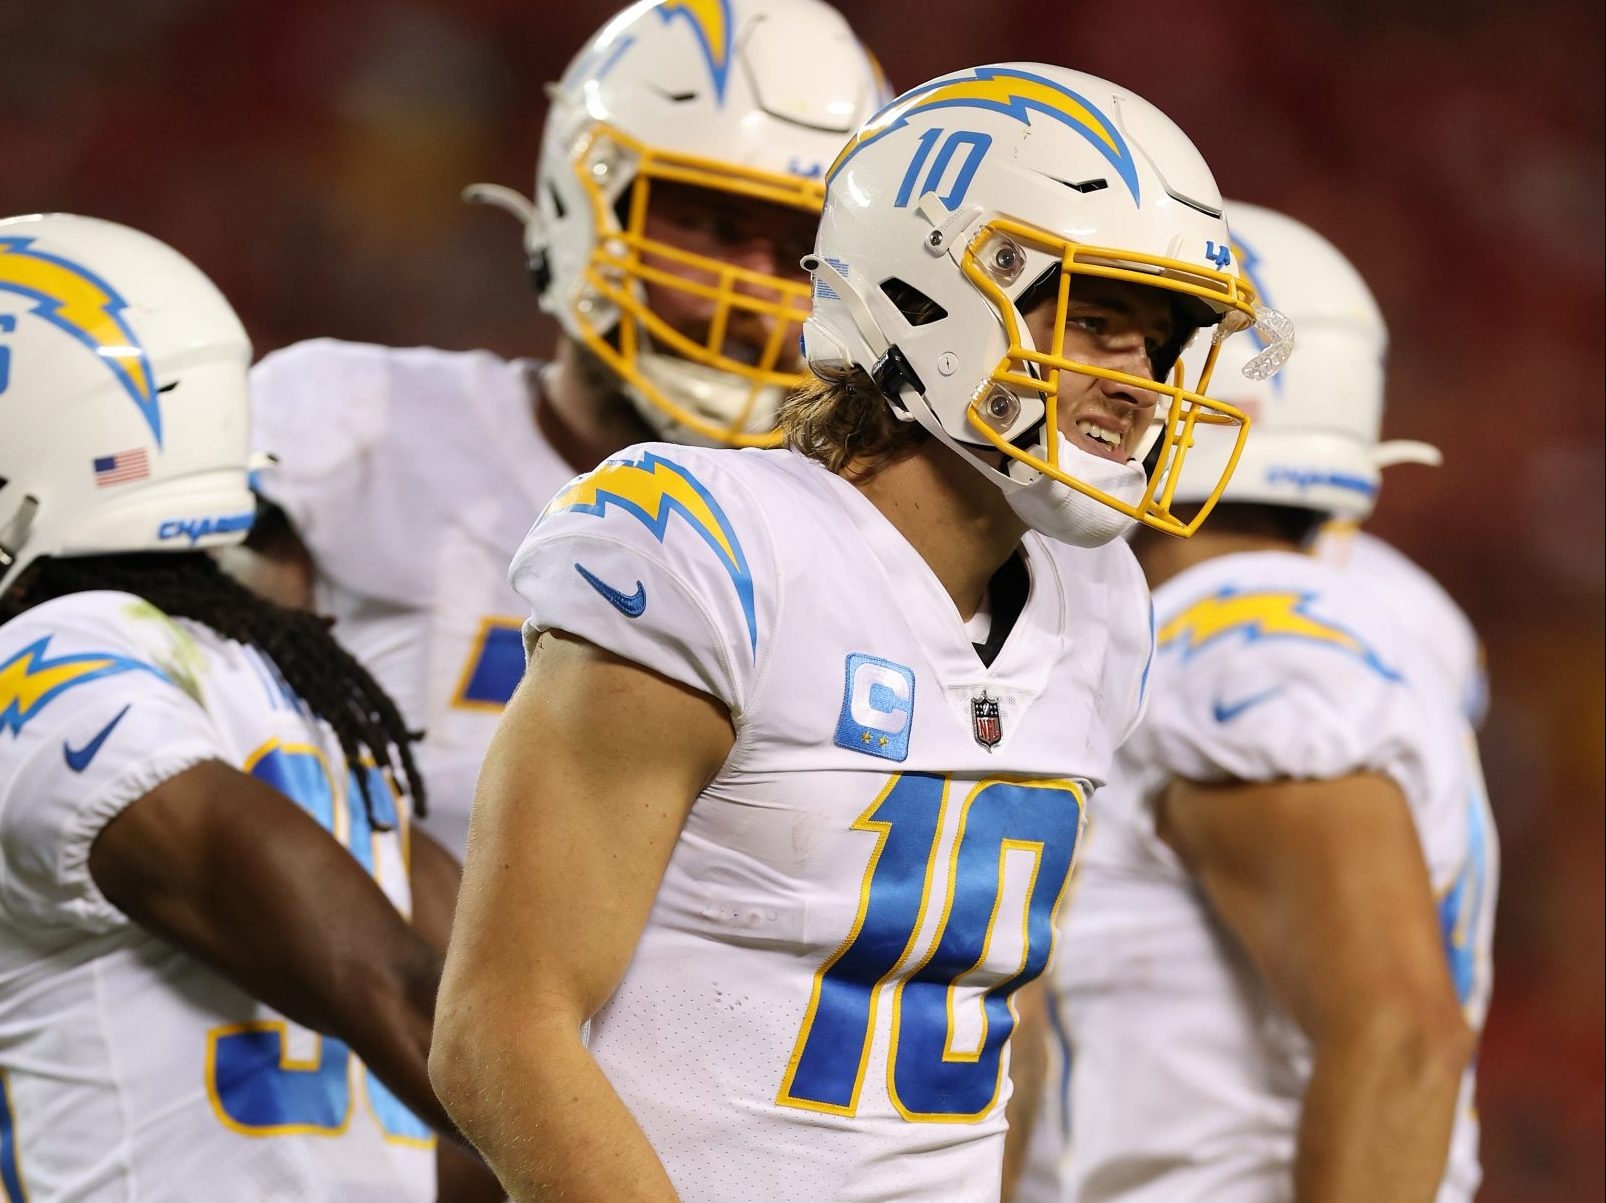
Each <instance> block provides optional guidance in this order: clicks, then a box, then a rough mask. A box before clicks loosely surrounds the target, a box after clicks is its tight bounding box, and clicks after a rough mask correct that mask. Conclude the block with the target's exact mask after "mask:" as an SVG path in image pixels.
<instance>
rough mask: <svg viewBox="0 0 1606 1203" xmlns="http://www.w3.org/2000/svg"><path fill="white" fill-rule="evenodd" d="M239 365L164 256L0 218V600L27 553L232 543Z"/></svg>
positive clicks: (48, 222) (244, 446) (231, 332)
mask: <svg viewBox="0 0 1606 1203" xmlns="http://www.w3.org/2000/svg"><path fill="white" fill-rule="evenodd" d="M250 362H251V343H250V340H249V339H247V337H246V334H245V329H244V328H243V327H242V326H241V325H240V319H239V318H238V317H236V316H235V314H234V310H233V309H231V308H230V307H229V303H228V302H227V301H225V300H224V299H223V296H222V294H221V293H219V292H218V290H217V288H216V287H215V286H214V285H213V284H212V282H211V281H210V280H208V279H207V278H206V277H205V276H204V275H202V274H201V272H200V270H199V269H198V268H196V267H195V265H194V264H192V263H191V262H190V261H189V260H187V259H185V258H184V257H183V256H182V255H180V254H179V253H178V252H177V251H175V250H173V249H172V248H171V247H168V246H166V245H164V244H163V243H161V242H158V241H157V240H156V239H154V238H151V237H150V236H148V235H146V234H141V233H140V232H139V231H137V230H131V229H129V228H128V227H127V226H121V225H116V224H114V223H112V222H109V221H99V220H97V219H95V218H91V217H74V216H71V215H68V214H64V213H49V214H43V215H35V216H31V217H13V218H9V219H6V220H3V221H0V592H3V591H4V590H5V589H6V588H8V587H9V586H10V585H11V584H12V583H13V582H14V581H15V579H16V577H17V574H18V573H20V572H21V571H22V570H23V569H24V568H26V567H27V566H28V564H30V563H31V562H32V561H33V560H35V559H37V558H38V557H40V556H80V555H94V554H98V553H105V552H127V551H150V550H156V551H165V550H173V551H188V550H190V549H192V548H199V547H219V546H224V545H227V544H230V543H238V542H239V541H240V540H242V539H243V538H245V532H246V530H247V529H248V528H249V527H250V525H251V518H252V514H253V501H252V496H251V490H250V489H249V487H248V486H247V470H248V458H249V441H250V422H249V420H248V414H247V408H246V406H247V401H246V368H247V367H248V365H249V364H250Z"/></svg>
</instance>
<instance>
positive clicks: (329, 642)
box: [0, 551, 425, 828]
mask: <svg viewBox="0 0 1606 1203" xmlns="http://www.w3.org/2000/svg"><path fill="white" fill-rule="evenodd" d="M95 589H109V590H115V591H117V592H120V593H132V594H133V595H134V596H136V597H141V598H144V599H145V600H146V601H148V602H149V603H150V604H151V605H153V606H155V607H156V608H157V609H158V610H161V611H162V612H163V613H164V614H166V615H168V616H169V617H170V618H190V619H194V620H195V621H196V622H200V623H204V624H205V625H206V626H208V627H210V628H212V630H214V631H216V632H217V633H218V634H219V635H222V636H224V637H226V638H229V639H233V640H235V641H236V642H238V643H244V644H249V645H251V646H252V647H255V648H257V649H258V650H259V651H261V652H262V653H263V655H265V656H267V657H268V659H269V660H271V661H272V662H273V664H274V666H275V667H276V668H277V669H278V670H279V674H280V675H281V676H282V677H283V678H284V682H285V684H286V685H288V686H289V687H290V688H291V689H292V690H293V691H294V692H295V694H296V696H297V697H299V698H300V699H301V700H302V701H303V702H304V703H305V704H306V706H307V708H308V709H309V710H311V711H312V713H313V714H314V715H316V716H317V717H318V718H321V719H323V720H324V721H325V722H326V723H328V724H329V726H330V727H331V728H332V729H333V731H334V733H335V738H336V739H338V740H339V741H340V749H341V751H343V752H344V753H345V754H346V760H347V763H349V764H351V765H353V766H355V765H359V764H362V763H363V762H364V761H365V760H369V759H372V761H373V763H374V764H375V765H377V766H379V768H380V769H382V770H383V771H384V772H386V773H387V774H388V775H390V777H391V778H392V779H393V780H394V779H395V777H396V776H397V768H398V767H399V769H400V771H401V773H402V774H404V775H405V777H406V780H407V792H408V794H409V795H410V796H411V797H412V801H413V809H414V810H415V812H416V813H417V814H418V815H419V816H420V817H422V816H423V815H424V814H425V802H424V785H423V781H422V780H421V779H420V778H419V775H418V769H417V767H416V766H415V765H414V763H413V754H412V739H413V737H412V736H411V735H409V734H408V731H407V726H406V724H405V723H404V722H403V721H402V717H401V713H400V711H398V710H397V709H396V703H395V702H393V701H391V700H390V696H389V695H388V694H386V693H385V691H384V689H382V688H381V687H380V685H379V682H377V681H375V680H374V678H373V676H372V675H371V674H370V673H369V672H368V670H367V669H365V668H364V667H363V666H362V665H361V664H359V663H358V662H357V661H356V659H354V658H353V657H352V655H351V653H350V652H348V651H346V649H345V648H343V647H341V646H340V644H338V643H337V642H335V638H334V636H333V635H331V634H330V631H329V628H330V626H331V625H332V623H333V620H332V619H329V618H326V617H324V616H323V615H321V614H313V613H310V612H308V611H305V610H292V609H289V608H288V607H285V606H280V605H277V604H276V603H274V602H271V601H268V600H267V599H266V598H264V597H259V596H258V595H257V594H255V593H253V592H251V590H249V589H247V588H246V587H245V586H244V585H242V584H240V583H239V582H238V581H236V580H235V579H234V578H233V577H230V576H228V575H227V574H226V573H225V572H224V571H223V570H222V569H221V568H219V567H218V564H217V561H216V560H214V559H213V558H212V557H211V556H210V555H208V554H207V553H205V552H200V551H197V552H142V553H131V554H121V555H98V556H73V557H65V558H62V557H44V558H40V559H38V560H36V561H35V562H34V563H33V564H31V565H30V566H29V567H28V569H27V570H26V571H25V572H24V574H23V576H22V577H20V578H19V579H18V581H17V583H16V584H15V585H14V586H13V587H12V588H10V589H8V590H7V591H6V593H5V594H4V595H3V596H0V622H7V621H9V620H10V619H12V618H15V617H16V616H17V615H19V614H21V613H22V612H23V611H25V610H28V609H30V608H32V607H34V606H37V605H39V604H40V603H41V602H46V601H49V600H50V599H51V598H55V597H64V596H66V595H67V594H70V593H85V592H88V591H90V590H95ZM393 759H394V760H399V761H400V764H399V766H398V765H396V764H395V763H393ZM356 777H357V783H358V786H359V788H360V789H361V790H362V796H363V802H364V803H365V804H366V805H367V807H368V817H369V819H370V821H373V822H374V825H375V826H376V827H380V828H383V827H388V826H389V824H387V823H381V822H380V821H379V819H378V816H376V814H375V812H374V800H373V799H372V798H371V797H369V794H368V779H367V774H365V773H358V774H356Z"/></svg>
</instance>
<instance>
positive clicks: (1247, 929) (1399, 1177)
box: [1160, 774, 1473, 1203]
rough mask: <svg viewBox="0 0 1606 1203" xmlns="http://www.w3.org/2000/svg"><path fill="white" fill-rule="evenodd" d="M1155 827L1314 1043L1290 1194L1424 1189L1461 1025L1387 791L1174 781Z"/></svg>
mask: <svg viewBox="0 0 1606 1203" xmlns="http://www.w3.org/2000/svg"><path fill="white" fill-rule="evenodd" d="M1160 832H1161V835H1162V836H1163V837H1164V838H1165V840H1166V841H1167V842H1168V843H1169V844H1170V845H1171V846H1172V847H1173V848H1175V849H1176V851H1177V852H1178V854H1179V855H1180V856H1181V857H1182V858H1183V859H1184V860H1185V861H1186V862H1187V864H1188V866H1189V868H1190V869H1191V870H1192V872H1193V873H1194V874H1195V875H1196V877H1197V879H1198V881H1199V882H1200V884H1201V886H1202V887H1203V889H1204V891H1205V894H1206V896H1207V897H1208V898H1209V900H1210V902H1211V904H1212V906H1213V907H1214V908H1215V909H1216V911H1217V912H1218V913H1219V914H1220V916H1221V917H1222V919H1223V920H1224V921H1225V922H1226V924H1227V926H1228V927H1229V928H1230V929H1231V930H1232V931H1233V933H1234V934H1235V935H1236V936H1237V937H1238V939H1239V940H1241V941H1242V943H1243V945H1244V947H1245V948H1246V949H1247V951H1248V953H1249V955H1250V957H1251V958H1252V959H1253V960H1254V962H1255V964H1256V966H1257V968H1258V969H1259V971H1260V973H1261V975H1262V976H1263V977H1264V979H1265V981H1266V983H1267V984H1268V986H1269V987H1270V989H1271V990H1272V992H1273V993H1274V994H1275V995H1276V996H1277V997H1278V998H1279V999H1280V1000H1281V1001H1282V1003H1283V1004H1284V1005H1285V1006H1287V1007H1288V1009H1289V1011H1290V1012H1291V1013H1292V1014H1293V1016H1294V1018H1295V1019H1296V1020H1297V1021H1298V1023H1299V1024H1300V1026H1301V1027H1302V1028H1303V1029H1304V1031H1305V1033H1306V1034H1307V1035H1308V1036H1309V1037H1310V1040H1311V1042H1312V1045H1313V1046H1314V1053H1315V1064H1314V1068H1313V1073H1312V1076H1311V1080H1310V1084H1309V1086H1308V1087H1307V1089H1306V1092H1305V1097H1304V1105H1303V1110H1302V1114H1301V1121H1300V1128H1299V1137H1298V1150H1297V1153H1296V1158H1295V1163H1294V1188H1295V1198H1296V1199H1297V1200H1298V1201H1299V1203H1341V1201H1342V1203H1358V1201H1364V1203H1407V1201H1411V1203H1425V1201H1428V1200H1431V1199H1433V1197H1434V1194H1435V1192H1436V1191H1437V1189H1438V1185H1439V1181H1440V1179H1441V1177H1442V1176H1443V1173H1444V1164H1445V1158H1446V1155H1447V1152H1448V1149H1449V1143H1450V1132H1451V1127H1452V1124H1453V1121H1454V1114H1455V1107H1456V1099H1457V1094H1458V1090H1459V1087H1460V1083H1461V1075H1462V1071H1463V1070H1465V1068H1466V1066H1467V1062H1468V1060H1469V1059H1470V1057H1471V1054H1472V1049H1473V1035H1472V1033H1471V1031H1470V1030H1469V1028H1468V1027H1467V1025H1466V1023H1465V1021H1464V1020H1463V1018H1462V1015H1461V1011H1460V1008H1459V1006H1458V1004H1457V1001H1456V994H1455V989H1454V986H1453V984H1452V982H1451V980H1450V975H1449V971H1448V969H1447V968H1446V965H1445V959H1444V950H1443V947H1442V941H1441V936H1440V933H1439V930H1438V923H1437V918H1436V911H1435V906H1434V900H1433V892H1432V887H1431V885H1430V883H1429V881H1428V875H1427V871H1426V868H1425V866H1424V862H1423V856H1422V850H1421V847H1420V844H1419V843H1418V839H1417V834H1416V830H1415V828H1414V826H1413V825H1412V821H1411V816H1410V812H1409V811H1408V809H1407V807H1406V803H1405V800H1404V798H1403V796H1402V795H1401V793H1400V791H1399V790H1398V789H1397V788H1396V787H1395V785H1394V784H1393V783H1392V782H1391V781H1389V780H1387V779H1385V778H1383V777H1379V776H1374V775H1370V774H1356V775H1352V776H1348V777H1342V778H1338V779H1336V780H1331V781H1322V782H1314V781H1313V782H1280V783H1273V784H1244V783H1237V784H1229V785H1218V786H1205V785H1198V784H1193V783H1189V782H1183V781H1178V782H1176V783H1174V784H1173V785H1172V787H1171V788H1170V790H1169V791H1168V793H1167V794H1166V796H1165V798H1164V800H1163V803H1162V809H1161V816H1160Z"/></svg>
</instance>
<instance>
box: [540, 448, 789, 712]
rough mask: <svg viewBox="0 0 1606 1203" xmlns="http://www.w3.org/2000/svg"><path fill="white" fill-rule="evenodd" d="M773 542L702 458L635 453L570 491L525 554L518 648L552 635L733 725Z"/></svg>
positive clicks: (772, 599)
mask: <svg viewBox="0 0 1606 1203" xmlns="http://www.w3.org/2000/svg"><path fill="white" fill-rule="evenodd" d="M768 547H769V535H768V530H767V528H766V526H765V524H764V522H763V519H762V518H761V517H760V515H759V511H758V509H757V507H755V506H753V505H751V504H749V501H748V498H747V497H746V496H745V495H744V492H743V491H742V487H741V486H740V485H739V484H737V483H736V482H735V481H734V480H732V479H731V478H730V477H729V475H728V474H726V473H724V472H722V471H721V470H720V468H719V466H718V463H717V461H716V460H715V459H714V458H713V457H711V456H710V455H709V454H708V453H706V452H698V451H696V450H694V449H691V448H686V447H670V446H668V445H662V444H643V445H642V446H639V447H633V448H628V449H626V450H625V451H623V452H621V453H620V454H619V455H618V456H617V457H615V458H613V459H610V460H609V461H607V462H606V463H604V464H603V465H602V466H601V467H599V468H597V469H596V470H595V471H593V472H590V473H587V474H586V475H584V476H581V477H579V478H578V479H577V480H575V481H574V482H573V483H572V484H571V485H570V486H569V487H568V488H566V489H564V490H563V491H562V492H561V493H559V494H558V496H557V497H555V498H554V499H553V501H552V503H551V504H550V505H549V506H548V507H547V510H546V512H545V513H544V514H543V515H542V516H541V519H540V521H539V522H537V523H536V525H535V528H534V529H533V530H532V531H531V532H530V535H529V537H528V538H527V539H526V540H525V543H524V546H523V547H521V548H520V549H519V553H518V555H517V556H516V557H515V558H514V561H513V565H512V568H511V570H510V574H509V579H510V580H511V581H512V582H513V586H514V588H516V589H517V590H518V591H519V593H520V594H522V595H523V596H524V597H525V599H526V600H528V601H529V603H530V608H531V617H530V620H529V622H528V623H527V624H526V627H525V639H526V642H527V643H528V642H530V641H531V640H533V638H534V635H535V634H536V633H538V632H540V631H544V630H551V629H558V630H563V631H567V632H569V633H570V634H573V635H578V636H580V637H581V638H583V639H587V640H589V641H590V642H592V643H595V644H596V645H597V646H599V647H602V648H605V649H607V650H608V651H610V652H613V653H614V654H615V655H618V656H622V657H624V658H625V659H627V660H632V661H634V662H636V663H637V664H641V665H643V666H645V667H647V668H650V669H652V670H653V671H654V672H657V673H660V674H662V675H663V676H666V677H669V678H670V679H671V680H674V681H679V682H680V683H681V684H684V685H689V686H691V687H692V688H693V689H697V690H700V691H702V692H703V693H706V694H709V695H711V696H713V697H715V698H718V699H719V700H720V701H721V702H723V703H724V704H725V705H726V706H727V707H728V708H729V709H730V711H731V714H732V716H733V717H734V718H735V719H736V720H737V721H738V723H739V722H740V718H741V715H742V714H743V713H744V712H745V710H746V709H747V704H748V701H749V697H750V694H751V691H752V688H753V682H754V681H755V679H756V678H757V676H758V674H759V671H760V664H761V661H762V659H763V657H764V650H765V648H766V646H767V645H766V642H765V640H766V638H767V636H768V635H769V631H770V624H771V622H772V621H773V618H774V610H775V605H776V590H775V589H774V588H773V587H771V584H770V578H771V576H772V572H771V570H770V557H769V550H768Z"/></svg>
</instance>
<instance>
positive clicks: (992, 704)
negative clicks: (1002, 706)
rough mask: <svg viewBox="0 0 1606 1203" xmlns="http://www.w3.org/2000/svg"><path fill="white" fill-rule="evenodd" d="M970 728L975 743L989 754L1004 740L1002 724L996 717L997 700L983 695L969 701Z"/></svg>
mask: <svg viewBox="0 0 1606 1203" xmlns="http://www.w3.org/2000/svg"><path fill="white" fill-rule="evenodd" d="M970 726H971V730H972V731H974V732H975V733H976V742H977V743H979V744H980V745H981V746H982V747H984V748H986V749H987V750H988V751H989V752H991V751H992V750H993V748H994V747H995V746H996V745H997V743H998V741H999V740H1001V739H1003V738H1004V724H1003V721H1002V720H1001V719H1000V718H999V717H998V699H997V698H990V697H988V696H987V695H986V694H985V693H984V694H982V695H981V696H980V697H976V698H971V699H970Z"/></svg>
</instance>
